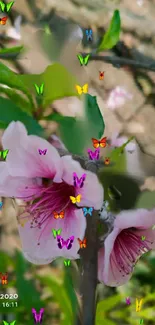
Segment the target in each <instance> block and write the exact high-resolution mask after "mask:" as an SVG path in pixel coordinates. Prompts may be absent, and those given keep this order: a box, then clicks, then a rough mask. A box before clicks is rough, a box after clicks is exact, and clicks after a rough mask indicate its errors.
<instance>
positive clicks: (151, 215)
mask: <svg viewBox="0 0 155 325" xmlns="http://www.w3.org/2000/svg"><path fill="white" fill-rule="evenodd" d="M154 222H155V210H153V211H148V210H144V209H138V210H135V211H134V210H133V211H123V212H121V213H120V214H119V215H118V216H116V220H115V222H114V230H113V231H112V232H111V233H110V235H108V236H107V238H106V239H105V242H104V248H102V249H101V250H100V251H99V256H98V265H99V272H98V277H99V280H100V281H104V283H105V284H107V285H109V286H118V285H122V284H124V283H126V282H127V281H128V280H129V279H130V277H131V275H132V272H133V269H134V267H135V264H136V263H137V260H138V259H139V258H140V256H141V255H143V254H144V253H146V252H147V251H149V250H151V249H152V248H154V247H155V233H154V232H153V230H152V228H150V227H151V226H152V225H153V223H154ZM142 236H145V240H144V241H142V239H141V237H142Z"/></svg>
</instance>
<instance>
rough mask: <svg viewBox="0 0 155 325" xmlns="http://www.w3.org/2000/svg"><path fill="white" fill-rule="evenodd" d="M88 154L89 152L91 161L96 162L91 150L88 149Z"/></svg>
mask: <svg viewBox="0 0 155 325" xmlns="http://www.w3.org/2000/svg"><path fill="white" fill-rule="evenodd" d="M87 152H88V155H89V159H90V160H94V153H93V151H92V150H91V149H88V150H87Z"/></svg>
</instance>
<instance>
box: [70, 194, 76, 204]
mask: <svg viewBox="0 0 155 325" xmlns="http://www.w3.org/2000/svg"><path fill="white" fill-rule="evenodd" d="M70 200H71V201H72V203H73V204H75V203H76V198H75V197H74V196H70Z"/></svg>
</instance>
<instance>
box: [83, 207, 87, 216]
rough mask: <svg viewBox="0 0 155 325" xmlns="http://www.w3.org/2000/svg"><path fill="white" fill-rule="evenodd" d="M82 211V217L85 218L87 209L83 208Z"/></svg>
mask: <svg viewBox="0 0 155 325" xmlns="http://www.w3.org/2000/svg"><path fill="white" fill-rule="evenodd" d="M82 210H83V214H84V216H86V215H87V213H88V212H87V208H83V209H82Z"/></svg>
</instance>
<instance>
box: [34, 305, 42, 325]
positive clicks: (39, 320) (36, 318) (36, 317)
mask: <svg viewBox="0 0 155 325" xmlns="http://www.w3.org/2000/svg"><path fill="white" fill-rule="evenodd" d="M43 314H44V308H41V309H40V311H39V313H37V312H36V310H35V308H32V315H33V318H34V322H35V324H37V323H39V324H42V320H43Z"/></svg>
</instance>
